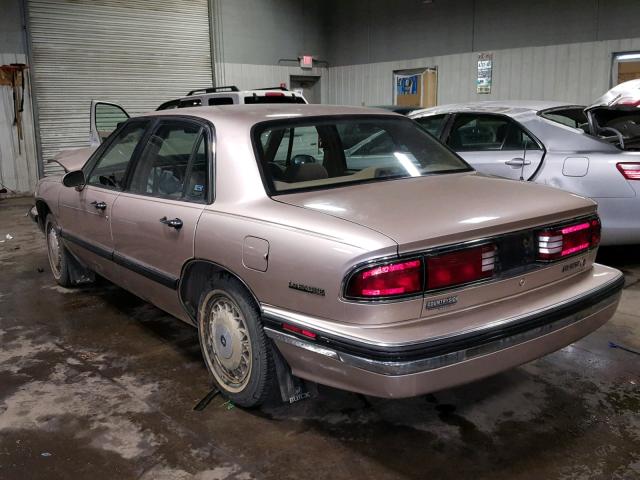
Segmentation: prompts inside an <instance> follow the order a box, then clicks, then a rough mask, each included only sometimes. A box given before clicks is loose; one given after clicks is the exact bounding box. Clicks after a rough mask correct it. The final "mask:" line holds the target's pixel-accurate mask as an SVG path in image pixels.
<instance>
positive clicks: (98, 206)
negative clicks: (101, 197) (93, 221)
mask: <svg viewBox="0 0 640 480" xmlns="http://www.w3.org/2000/svg"><path fill="white" fill-rule="evenodd" d="M91 205H93V206H94V207H95V208H96V210H106V209H107V204H106V203H104V202H97V201H95V200H94V201H93V202H91Z"/></svg>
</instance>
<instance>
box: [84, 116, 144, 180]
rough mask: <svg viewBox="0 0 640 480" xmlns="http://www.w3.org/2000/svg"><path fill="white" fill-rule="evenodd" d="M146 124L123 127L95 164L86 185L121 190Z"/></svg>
mask: <svg viewBox="0 0 640 480" xmlns="http://www.w3.org/2000/svg"><path fill="white" fill-rule="evenodd" d="M147 124H148V123H147V122H139V121H136V122H131V123H129V124H128V125H126V126H124V127H123V128H122V130H120V132H118V133H117V134H116V137H115V138H114V139H113V141H112V142H111V143H110V144H109V146H108V147H107V149H106V150H105V151H104V153H103V154H102V156H101V157H100V158H99V159H98V161H97V162H96V164H95V166H94V168H93V170H92V171H91V174H90V175H89V178H88V180H87V183H88V184H89V185H96V186H99V187H104V188H109V189H111V190H122V188H123V186H124V179H125V174H126V172H127V167H128V166H129V162H130V161H131V158H132V157H133V153H134V151H135V149H136V146H137V145H138V143H139V142H140V140H141V139H142V135H143V134H144V131H145V130H146V128H147Z"/></svg>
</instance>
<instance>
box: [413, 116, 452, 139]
mask: <svg viewBox="0 0 640 480" xmlns="http://www.w3.org/2000/svg"><path fill="white" fill-rule="evenodd" d="M446 118H447V116H446V115H432V116H430V117H420V118H416V119H415V121H416V122H418V123H419V124H420V126H421V127H422V128H424V129H425V130H426V131H427V132H429V133H430V134H431V135H433V136H434V137H440V135H441V134H442V129H443V128H444V122H445V119H446Z"/></svg>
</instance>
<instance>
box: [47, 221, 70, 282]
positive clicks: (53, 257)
mask: <svg viewBox="0 0 640 480" xmlns="http://www.w3.org/2000/svg"><path fill="white" fill-rule="evenodd" d="M44 231H45V235H46V239H47V255H48V257H49V266H50V267H51V273H52V274H53V278H54V279H55V280H56V282H58V285H60V286H62V287H70V286H71V285H72V281H71V272H70V270H69V268H70V265H69V263H70V257H69V252H67V249H66V248H65V246H64V245H63V244H62V240H61V239H60V232H59V229H58V224H57V223H56V220H55V217H54V216H53V215H52V214H49V215H47V219H46V220H45V230H44Z"/></svg>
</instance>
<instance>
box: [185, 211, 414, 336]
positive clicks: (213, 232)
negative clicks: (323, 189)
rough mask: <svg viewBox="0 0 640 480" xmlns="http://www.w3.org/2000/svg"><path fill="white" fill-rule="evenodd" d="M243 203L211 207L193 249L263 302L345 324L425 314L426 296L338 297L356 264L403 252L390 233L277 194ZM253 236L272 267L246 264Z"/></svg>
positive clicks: (381, 321)
mask: <svg viewBox="0 0 640 480" xmlns="http://www.w3.org/2000/svg"><path fill="white" fill-rule="evenodd" d="M242 209H243V210H242V211H238V210H237V207H236V209H234V210H231V209H230V208H227V205H224V204H219V205H215V208H214V206H212V207H211V208H207V209H205V210H204V212H203V214H202V216H201V218H200V221H199V223H198V229H197V232H196V239H195V253H196V258H202V259H207V260H209V261H212V262H214V263H217V264H219V265H221V266H223V267H225V268H226V269H228V270H229V271H231V272H232V273H234V274H235V275H237V276H238V277H239V278H240V279H242V280H243V281H244V282H245V283H246V285H247V286H248V287H249V289H250V290H251V291H252V292H253V294H254V295H255V297H256V298H257V300H258V301H259V302H260V303H263V304H268V305H272V306H276V307H279V308H283V309H287V310H290V311H294V312H298V313H304V314H307V315H312V316H317V317H322V318H325V319H327V320H330V321H331V320H333V321H338V322H344V323H359V324H363V323H385V322H389V321H391V319H393V320H395V321H402V320H408V319H413V318H417V317H419V316H420V311H421V309H422V299H421V298H419V299H414V300H409V301H403V302H397V303H391V304H388V305H386V306H385V308H379V305H371V304H369V305H362V304H357V303H348V302H344V301H342V300H341V299H340V297H341V293H342V282H343V279H344V277H345V275H346V274H347V272H348V271H349V270H350V269H351V268H352V267H353V266H355V265H356V264H359V263H361V262H364V261H367V260H369V259H373V258H380V257H387V256H391V257H395V256H396V255H397V244H396V243H395V242H393V241H392V240H391V239H389V238H388V237H386V236H384V235H382V234H380V233H377V232H374V231H372V230H370V229H368V228H365V227H361V226H359V225H356V224H353V223H351V222H348V221H345V220H341V219H337V218H334V217H331V216H329V215H326V214H323V213H319V212H313V211H308V210H304V209H300V208H297V207H294V206H291V205H285V204H282V203H280V202H276V201H274V200H271V199H265V200H263V201H259V202H253V203H250V204H243V206H242ZM293 222H295V225H296V226H295V227H294V226H293ZM247 236H251V237H257V238H260V239H264V240H266V241H267V242H268V243H269V252H268V266H267V270H266V271H264V272H262V271H258V270H254V269H251V268H248V267H247V266H246V265H245V264H244V263H243V253H242V250H243V244H244V241H245V238H246V237H247ZM290 282H291V283H294V284H298V285H304V286H308V287H312V288H316V289H320V290H322V291H323V293H324V295H321V294H314V293H307V292H304V291H300V290H297V289H294V288H290V286H289V283H290Z"/></svg>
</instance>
